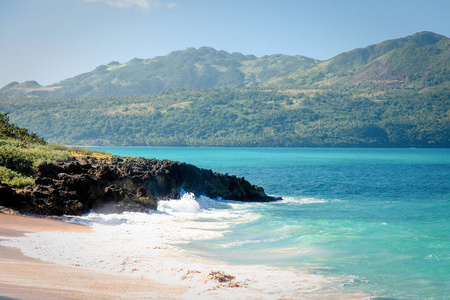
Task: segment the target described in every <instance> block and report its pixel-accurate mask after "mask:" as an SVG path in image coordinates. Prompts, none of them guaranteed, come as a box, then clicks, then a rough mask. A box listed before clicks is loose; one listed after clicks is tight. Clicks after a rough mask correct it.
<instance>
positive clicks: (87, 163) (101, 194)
mask: <svg viewBox="0 0 450 300" xmlns="http://www.w3.org/2000/svg"><path fill="white" fill-rule="evenodd" d="M182 190H184V191H186V192H193V193H194V194H195V195H205V196H208V197H210V198H217V197H221V198H223V199H228V200H237V201H263V202H265V201H273V200H276V199H275V198H273V197H270V196H267V195H266V194H265V193H264V190H263V188H261V187H258V186H255V185H251V184H250V183H249V182H248V181H246V180H245V179H244V178H237V177H236V176H229V175H223V174H218V173H213V172H212V171H211V170H205V169H200V168H197V167H195V166H193V165H190V164H186V163H180V162H174V161H168V160H162V161H161V160H156V159H144V158H123V157H112V158H108V159H98V158H94V157H89V156H87V157H78V158H77V157H72V158H70V159H69V160H68V161H65V162H60V163H56V164H53V163H52V164H47V163H44V164H41V165H40V166H38V168H37V171H36V174H35V184H34V185H30V186H26V187H25V188H24V189H23V190H22V191H16V190H13V189H11V188H10V187H8V186H3V187H0V205H3V206H6V207H10V208H14V209H17V210H19V211H22V212H26V213H33V214H41V215H63V214H70V215H79V214H83V213H86V212H89V211H90V210H92V209H93V210H94V211H98V212H109V213H119V212H123V211H146V210H149V209H156V204H157V201H158V200H165V199H176V198H178V197H179V196H180V192H181V191H182Z"/></svg>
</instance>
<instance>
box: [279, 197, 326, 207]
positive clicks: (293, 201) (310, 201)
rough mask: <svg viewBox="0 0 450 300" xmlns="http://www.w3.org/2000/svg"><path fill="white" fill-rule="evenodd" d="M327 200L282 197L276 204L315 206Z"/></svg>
mask: <svg viewBox="0 0 450 300" xmlns="http://www.w3.org/2000/svg"><path fill="white" fill-rule="evenodd" d="M327 202H329V200H325V199H316V198H298V197H283V200H281V201H279V202H277V203H289V204H300V205H303V204H317V203H327Z"/></svg>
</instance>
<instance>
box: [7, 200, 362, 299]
mask: <svg viewBox="0 0 450 300" xmlns="http://www.w3.org/2000/svg"><path fill="white" fill-rule="evenodd" d="M181 202H183V201H182V200H181ZM99 216H101V217H102V218H105V219H103V222H105V220H117V219H120V217H121V216H122V217H125V218H129V219H130V218H134V219H139V218H146V219H147V220H150V219H151V220H155V221H154V222H152V223H147V227H149V228H151V229H150V230H151V231H152V232H153V238H149V239H145V240H146V241H145V243H143V242H142V240H143V236H144V235H142V236H140V235H139V234H138V233H137V231H133V228H132V227H130V226H127V227H126V229H124V228H122V229H118V226H116V225H115V226H106V228H109V229H108V230H111V229H113V230H114V231H109V232H108V231H106V229H105V228H104V227H103V226H99V225H96V226H91V227H90V226H83V225H78V224H71V223H66V222H63V221H61V220H51V219H45V218H35V217H24V216H12V215H4V214H0V245H5V243H6V244H7V245H8V246H9V245H15V246H16V247H20V248H21V250H19V249H17V248H13V247H5V246H0V264H1V265H0V268H1V270H2V272H1V274H0V296H1V297H5V298H6V299H9V298H13V299H50V298H52V299H55V298H56V299H139V298H140V299H231V298H233V299H280V298H285V299H324V298H327V299H363V298H367V297H366V296H364V295H354V294H352V295H351V294H347V293H345V292H343V291H342V290H339V289H335V288H334V289H333V288H331V289H330V288H329V286H330V285H331V284H332V283H333V282H334V281H335V280H336V278H329V277H326V276H319V275H313V274H308V273H306V272H299V271H297V270H290V269H286V268H277V267H270V266H262V265H253V266H251V265H247V266H243V265H230V264H227V263H224V262H221V261H213V260H207V259H204V258H202V257H201V256H199V255H196V253H195V252H192V251H186V250H183V249H181V248H179V247H176V246H173V245H171V244H170V243H168V242H167V241H168V239H173V240H177V241H180V236H181V235H186V234H188V235H189V234H190V235H191V236H189V237H188V238H192V237H193V236H195V235H198V234H201V232H202V231H205V230H206V228H208V227H210V226H208V224H205V227H204V228H200V229H196V230H194V231H192V232H190V230H192V229H191V228H183V227H185V226H184V225H183V224H182V221H181V220H180V219H178V220H176V221H175V223H179V227H178V228H176V226H175V227H174V226H172V225H173V224H172V225H167V219H165V218H166V216H165V215H163V219H160V220H158V219H159V217H160V216H159V214H154V215H146V214H130V215H129V216H127V215H126V214H125V215H121V216H118V215H114V216H111V217H110V216H108V215H95V214H94V217H91V218H94V219H98V218H99ZM78 222H80V220H78ZM163 223H164V224H166V225H167V226H164V225H163ZM120 226H121V225H119V227H120ZM168 227H171V229H168ZM139 228H140V231H142V228H143V227H142V224H140V225H139ZM156 228H159V230H162V231H161V232H160V231H158V230H157V229H156ZM119 231H123V232H125V236H123V235H122V236H121V234H118V232H119ZM123 232H122V234H123ZM175 232H179V235H180V236H177V234H176V233H175ZM189 232H190V233H189ZM102 237H103V239H102ZM8 243H11V244H8ZM87 245H89V247H87ZM144 246H145V247H144ZM121 247H123V248H121ZM112 248H114V250H112ZM129 249H132V250H129ZM21 251H23V252H21ZM23 253H25V254H26V255H24V254H23ZM52 253H53V254H52ZM33 257H34V258H33ZM37 258H42V260H41V259H37ZM108 259H109V261H108Z"/></svg>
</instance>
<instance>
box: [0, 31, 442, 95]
mask: <svg viewBox="0 0 450 300" xmlns="http://www.w3.org/2000/svg"><path fill="white" fill-rule="evenodd" d="M449 64H450V39H449V38H447V37H445V36H442V35H438V34H435V33H432V32H420V33H416V34H414V35H411V36H408V37H404V38H399V39H395V40H389V41H384V42H381V43H379V44H376V45H370V46H367V47H365V48H361V49H355V50H352V51H349V52H345V53H342V54H339V55H337V56H336V57H334V58H332V59H330V60H327V61H322V62H321V61H318V60H315V59H312V58H307V57H303V56H288V55H282V54H278V55H266V56H262V57H256V56H254V55H243V54H240V53H231V54H230V53H227V52H225V51H217V50H215V49H213V48H208V47H201V48H199V49H194V48H188V49H186V50H184V51H174V52H172V53H170V54H168V55H167V56H159V57H155V58H152V59H137V58H135V59H132V60H130V61H129V62H127V63H124V64H120V63H118V62H111V63H109V64H107V65H101V66H99V67H97V68H96V69H95V70H93V71H92V72H88V73H84V74H81V75H78V76H75V77H73V78H69V79H66V80H64V81H61V82H59V83H56V84H53V85H50V86H41V85H39V84H38V83H37V82H35V81H27V82H24V83H18V82H12V83H10V84H8V85H7V86H5V87H3V88H2V89H1V90H0V94H2V95H3V96H24V95H27V96H39V97H49V98H64V97H104V96H122V95H148V94H153V93H157V92H161V91H165V90H168V89H176V88H195V89H209V88H221V87H228V88H242V87H256V86H259V87H268V88H271V89H287V88H288V89H292V88H294V89H298V88H305V87H307V88H311V87H315V88H320V87H323V86H336V87H337V86H339V87H341V86H359V87H362V86H366V87H373V86H380V85H381V86H394V87H398V86H402V87H407V88H416V89H421V88H426V87H428V86H435V85H439V84H442V83H445V82H448V78H449V74H448V72H449V71H448V70H449V69H450V66H449Z"/></svg>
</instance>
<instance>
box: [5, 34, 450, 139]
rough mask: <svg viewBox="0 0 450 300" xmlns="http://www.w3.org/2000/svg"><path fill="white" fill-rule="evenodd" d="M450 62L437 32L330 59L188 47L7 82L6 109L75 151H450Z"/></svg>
mask: <svg viewBox="0 0 450 300" xmlns="http://www.w3.org/2000/svg"><path fill="white" fill-rule="evenodd" d="M449 64H450V39H449V38H447V37H444V36H441V35H437V34H434V33H431V32H421V33H417V34H414V35H411V36H408V37H404V38H400V39H395V40H390V41H385V42H382V43H379V44H376V45H370V46H368V47H365V48H361V49H355V50H352V51H349V52H346V53H342V54H340V55H338V56H336V57H334V58H332V59H330V60H327V61H323V62H320V61H317V60H314V59H310V58H305V57H302V56H287V55H281V54H280V55H270V56H263V57H260V58H257V57H255V56H252V55H242V54H239V53H232V54H229V53H227V52H225V51H216V50H214V49H212V48H207V47H202V48H199V49H192V48H190V49H187V50H185V51H175V52H172V53H170V54H169V55H167V56H163V57H156V58H153V59H146V60H140V59H133V60H131V61H130V62H128V63H126V64H119V63H117V62H112V63H110V64H108V65H106V66H100V67H98V68H96V69H95V70H94V71H92V72H89V73H85V74H81V75H79V76H76V77H74V78H70V79H67V80H64V81H62V82H60V83H58V84H55V85H52V86H48V87H42V86H40V85H39V84H37V83H36V82H25V83H22V84H19V83H11V84H9V85H7V86H5V87H4V88H3V89H1V90H0V113H1V112H3V113H6V112H9V113H10V116H11V119H12V120H13V121H14V122H16V123H17V124H19V125H20V126H24V127H26V128H30V129H31V130H33V131H36V132H38V133H39V134H40V135H41V136H43V137H44V138H45V139H47V140H49V141H51V142H59V143H64V144H76V145H161V146H307V147H311V146H314V147H316V146H317V147H450V138H449V137H450V124H449V122H450V105H449V104H450V103H449V101H450V99H449V98H450V82H449V78H450V76H449V69H450V65H449Z"/></svg>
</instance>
